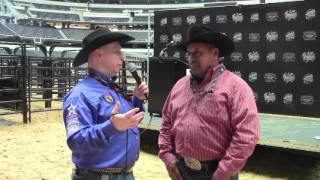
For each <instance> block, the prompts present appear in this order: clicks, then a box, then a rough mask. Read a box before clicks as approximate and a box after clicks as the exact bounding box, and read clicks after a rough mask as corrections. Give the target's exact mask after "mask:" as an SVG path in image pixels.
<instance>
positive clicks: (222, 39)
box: [176, 25, 234, 57]
mask: <svg viewBox="0 0 320 180" xmlns="http://www.w3.org/2000/svg"><path fill="white" fill-rule="evenodd" d="M195 42H203V43H209V44H213V45H214V46H215V47H217V48H218V49H219V51H220V53H219V56H220V57H224V56H228V55H229V54H231V53H232V51H233V50H234V45H233V41H232V40H231V39H230V38H229V37H228V36H226V35H224V34H222V33H220V32H215V31H213V30H212V29H210V28H207V27H205V26H201V25H193V26H191V27H189V29H188V31H187V39H186V41H185V42H183V43H181V44H178V45H177V46H176V47H177V48H178V49H180V50H182V51H187V46H188V45H189V44H190V43H195Z"/></svg>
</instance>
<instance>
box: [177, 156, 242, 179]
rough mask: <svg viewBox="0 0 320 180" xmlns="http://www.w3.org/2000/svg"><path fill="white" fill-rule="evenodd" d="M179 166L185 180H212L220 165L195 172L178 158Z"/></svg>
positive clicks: (237, 177)
mask: <svg viewBox="0 0 320 180" xmlns="http://www.w3.org/2000/svg"><path fill="white" fill-rule="evenodd" d="M177 166H178V169H179V172H180V175H181V176H182V179H183V180H195V179H196V180H211V177H212V175H213V173H214V171H215V170H216V169H217V167H218V164H216V166H215V167H214V166H212V168H211V169H206V170H200V171H194V170H191V169H190V168H188V167H187V166H186V164H185V162H184V160H183V159H181V158H180V159H179V158H178V162H177ZM238 179H239V175H238V174H237V175H234V176H231V177H230V179H229V180H238Z"/></svg>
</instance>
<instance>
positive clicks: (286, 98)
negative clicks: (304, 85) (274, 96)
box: [283, 93, 293, 104]
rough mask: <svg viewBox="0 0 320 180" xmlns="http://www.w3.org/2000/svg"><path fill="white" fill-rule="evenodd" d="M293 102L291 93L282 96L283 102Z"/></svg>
mask: <svg viewBox="0 0 320 180" xmlns="http://www.w3.org/2000/svg"><path fill="white" fill-rule="evenodd" d="M292 103H293V95H292V94H291V93H286V94H285V95H284V96H283V104H292Z"/></svg>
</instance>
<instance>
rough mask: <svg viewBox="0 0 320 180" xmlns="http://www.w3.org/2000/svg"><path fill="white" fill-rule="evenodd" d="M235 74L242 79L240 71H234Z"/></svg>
mask: <svg viewBox="0 0 320 180" xmlns="http://www.w3.org/2000/svg"><path fill="white" fill-rule="evenodd" d="M233 73H234V74H235V75H237V76H239V77H242V73H241V72H240V71H233Z"/></svg>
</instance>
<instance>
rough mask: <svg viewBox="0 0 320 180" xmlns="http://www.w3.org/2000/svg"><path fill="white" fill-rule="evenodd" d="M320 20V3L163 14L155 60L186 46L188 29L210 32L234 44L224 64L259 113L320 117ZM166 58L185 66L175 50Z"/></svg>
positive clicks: (158, 21)
mask: <svg viewBox="0 0 320 180" xmlns="http://www.w3.org/2000/svg"><path fill="white" fill-rule="evenodd" d="M319 16H320V1H313V2H285V3H276V4H259V5H248V6H237V7H234V6H232V7H216V8H201V9H182V10H172V11H160V12H156V13H155V27H154V29H155V37H154V38H155V39H154V42H155V56H159V53H160V51H161V50H162V49H163V48H165V45H166V44H168V43H169V42H171V41H174V42H175V43H179V42H182V41H184V40H185V38H186V30H187V28H188V26H190V25H192V24H202V25H205V26H208V27H210V28H212V29H215V30H217V31H219V32H222V33H225V34H227V35H228V36H229V37H230V38H231V39H233V41H234V43H235V47H236V48H235V51H234V52H233V53H232V54H231V55H230V57H226V58H224V59H223V60H222V61H223V62H224V63H225V64H226V66H227V67H228V69H229V70H231V71H233V72H235V73H236V74H238V75H239V76H241V77H242V78H243V79H244V80H245V81H247V82H248V84H249V85H250V86H251V87H252V89H253V91H254V93H255V95H256V100H257V105H258V108H259V111H260V112H265V113H280V114H290V115H303V116H317V117H319V116H320V48H319V47H320V37H319V36H320V23H319V22H320V17H319ZM162 55H163V56H168V57H176V58H180V59H181V60H183V61H186V60H185V54H184V52H180V51H179V50H177V49H176V48H174V47H169V48H167V49H166V50H165V51H163V53H162ZM186 62H187V61H186Z"/></svg>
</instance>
